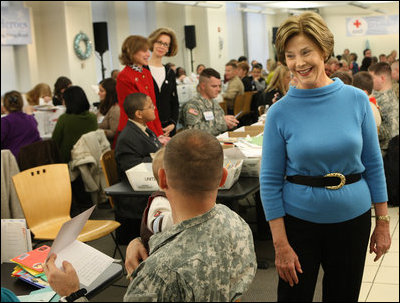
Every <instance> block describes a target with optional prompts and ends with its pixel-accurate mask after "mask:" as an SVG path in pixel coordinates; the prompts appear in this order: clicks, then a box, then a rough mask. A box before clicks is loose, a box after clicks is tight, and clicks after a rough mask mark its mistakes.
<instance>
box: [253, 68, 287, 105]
mask: <svg viewBox="0 0 400 303" xmlns="http://www.w3.org/2000/svg"><path fill="white" fill-rule="evenodd" d="M290 80H291V78H290V71H289V69H288V68H287V66H283V65H280V66H278V67H277V68H276V69H275V72H274V75H273V77H272V79H271V82H270V83H269V85H268V86H267V88H266V89H265V91H264V92H263V94H262V95H261V98H260V99H259V102H258V106H261V105H269V106H271V105H272V104H273V103H274V101H273V99H274V97H275V94H276V93H278V94H279V95H277V98H276V101H277V100H279V99H280V98H281V97H283V96H284V95H286V93H287V91H288V90H289V82H290Z"/></svg>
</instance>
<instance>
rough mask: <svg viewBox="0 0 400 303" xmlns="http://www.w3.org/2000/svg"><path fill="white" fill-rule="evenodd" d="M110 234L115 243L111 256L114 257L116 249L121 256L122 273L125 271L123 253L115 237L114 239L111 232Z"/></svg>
mask: <svg viewBox="0 0 400 303" xmlns="http://www.w3.org/2000/svg"><path fill="white" fill-rule="evenodd" d="M110 235H111V237H112V238H113V240H114V243H115V248H114V253H113V258H114V257H115V254H116V252H117V250H118V252H119V254H120V256H121V258H122V262H123V264H122V268H123V271H124V273H125V258H124V255H123V254H122V251H121V249H120V248H119V245H118V243H117V239H115V236H114V234H113V233H110Z"/></svg>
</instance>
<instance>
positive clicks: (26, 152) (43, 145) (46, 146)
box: [18, 139, 61, 171]
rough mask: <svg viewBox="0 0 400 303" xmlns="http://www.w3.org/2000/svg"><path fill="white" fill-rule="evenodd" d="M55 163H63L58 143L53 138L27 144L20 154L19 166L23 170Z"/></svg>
mask: <svg viewBox="0 0 400 303" xmlns="http://www.w3.org/2000/svg"><path fill="white" fill-rule="evenodd" d="M53 163H61V158H60V153H59V150H58V147H57V144H56V143H55V142H54V141H53V140H52V139H49V140H44V141H38V142H35V143H32V144H29V145H26V146H24V147H22V148H21V149H20V151H19V154H18V166H19V169H20V170H21V171H23V170H25V169H28V168H32V167H36V166H40V165H46V164H53Z"/></svg>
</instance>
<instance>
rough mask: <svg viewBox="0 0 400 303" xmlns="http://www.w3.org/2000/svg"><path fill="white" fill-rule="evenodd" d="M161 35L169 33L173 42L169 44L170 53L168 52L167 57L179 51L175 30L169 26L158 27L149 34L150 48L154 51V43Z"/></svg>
mask: <svg viewBox="0 0 400 303" xmlns="http://www.w3.org/2000/svg"><path fill="white" fill-rule="evenodd" d="M161 35H167V36H169V37H170V38H171V43H170V44H169V48H168V53H166V54H165V56H167V57H173V56H175V55H176V54H177V53H178V41H177V39H176V35H175V32H174V31H173V30H172V29H170V28H167V27H162V28H159V29H156V30H155V31H154V32H152V33H151V34H150V36H149V42H150V50H151V51H153V46H154V43H156V42H157V40H158V38H159V37H160V36H161Z"/></svg>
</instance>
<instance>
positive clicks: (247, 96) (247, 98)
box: [241, 91, 256, 116]
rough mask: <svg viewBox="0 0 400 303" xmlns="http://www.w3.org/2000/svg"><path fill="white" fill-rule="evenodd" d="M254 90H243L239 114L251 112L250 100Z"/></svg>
mask: <svg viewBox="0 0 400 303" xmlns="http://www.w3.org/2000/svg"><path fill="white" fill-rule="evenodd" d="M255 93H256V91H251V92H245V93H244V94H243V107H242V114H241V116H243V115H245V114H248V113H250V112H251V101H252V100H253V96H254V94H255Z"/></svg>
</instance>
